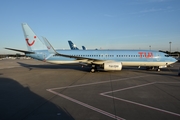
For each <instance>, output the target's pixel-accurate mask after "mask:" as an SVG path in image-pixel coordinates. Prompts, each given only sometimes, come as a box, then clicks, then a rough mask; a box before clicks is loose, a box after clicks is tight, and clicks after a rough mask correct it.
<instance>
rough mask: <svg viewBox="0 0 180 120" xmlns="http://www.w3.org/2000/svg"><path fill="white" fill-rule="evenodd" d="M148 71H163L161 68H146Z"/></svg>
mask: <svg viewBox="0 0 180 120" xmlns="http://www.w3.org/2000/svg"><path fill="white" fill-rule="evenodd" d="M146 69H147V70H156V71H158V72H159V71H161V69H160V68H159V67H146Z"/></svg>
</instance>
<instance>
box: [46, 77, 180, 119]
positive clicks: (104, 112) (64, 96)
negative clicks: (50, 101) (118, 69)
mask: <svg viewBox="0 0 180 120" xmlns="http://www.w3.org/2000/svg"><path fill="white" fill-rule="evenodd" d="M147 76H157V75H145V76H137V77H129V78H122V79H115V80H108V81H102V82H94V83H87V84H80V85H72V86H65V87H58V88H50V89H47V91H48V92H51V93H53V94H56V95H58V96H60V97H62V98H65V99H67V100H70V101H72V102H74V103H77V104H79V105H82V106H84V107H86V108H89V109H91V110H94V111H96V112H99V113H101V114H104V115H106V116H109V117H111V118H114V119H117V120H125V119H124V118H122V117H119V116H116V115H114V114H111V113H108V112H106V111H104V110H101V109H99V108H96V107H94V106H91V105H88V104H86V103H83V102H81V101H78V100H76V99H73V98H71V97H68V96H66V95H63V94H61V93H58V92H55V91H54V90H59V89H65V88H66V89H69V88H74V87H83V86H89V85H96V84H103V83H108V82H115V81H123V80H128V79H136V78H142V77H147ZM156 83H180V82H151V83H146V84H142V85H137V86H132V87H127V88H123V89H118V90H114V91H108V92H103V93H100V95H102V96H105V97H109V98H113V99H117V100H121V101H124V102H127V103H131V104H135V105H139V106H143V107H146V108H150V109H154V110H157V111H161V112H165V113H168V114H172V115H176V116H180V114H178V113H173V112H170V111H166V110H163V109H159V108H155V107H152V106H148V105H145V104H141V103H137V102H133V101H129V100H126V99H121V98H117V97H113V96H109V95H106V94H108V93H112V92H118V91H124V90H128V89H133V88H137V87H143V86H147V85H152V84H156Z"/></svg>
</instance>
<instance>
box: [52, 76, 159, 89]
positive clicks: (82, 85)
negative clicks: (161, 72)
mask: <svg viewBox="0 0 180 120" xmlns="http://www.w3.org/2000/svg"><path fill="white" fill-rule="evenodd" d="M148 76H157V75H144V76H136V77H128V78H121V79H115V80H107V81H102V82H93V83H87V84H80V85H72V86H65V87H58V88H51V90H59V89H64V88H73V87H84V86H88V85H97V84H102V83H108V82H115V81H123V80H128V79H136V78H142V77H148Z"/></svg>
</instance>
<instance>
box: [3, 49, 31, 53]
mask: <svg viewBox="0 0 180 120" xmlns="http://www.w3.org/2000/svg"><path fill="white" fill-rule="evenodd" d="M5 49H8V50H13V51H17V52H23V53H25V54H34V52H31V51H25V50H19V49H13V48H5Z"/></svg>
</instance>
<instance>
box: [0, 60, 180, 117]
mask: <svg viewBox="0 0 180 120" xmlns="http://www.w3.org/2000/svg"><path fill="white" fill-rule="evenodd" d="M179 67H180V63H175V64H174V65H173V67H170V68H164V69H161V71H160V72H157V71H153V70H149V71H148V70H145V69H143V68H141V69H138V68H135V67H126V68H123V69H122V71H110V72H105V71H100V72H96V73H90V72H89V71H90V68H86V67H85V68H82V67H81V66H69V65H52V64H48V63H45V62H41V61H36V60H32V59H31V60H1V61H0V120H114V119H118V120H180V76H178V70H179Z"/></svg>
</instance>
